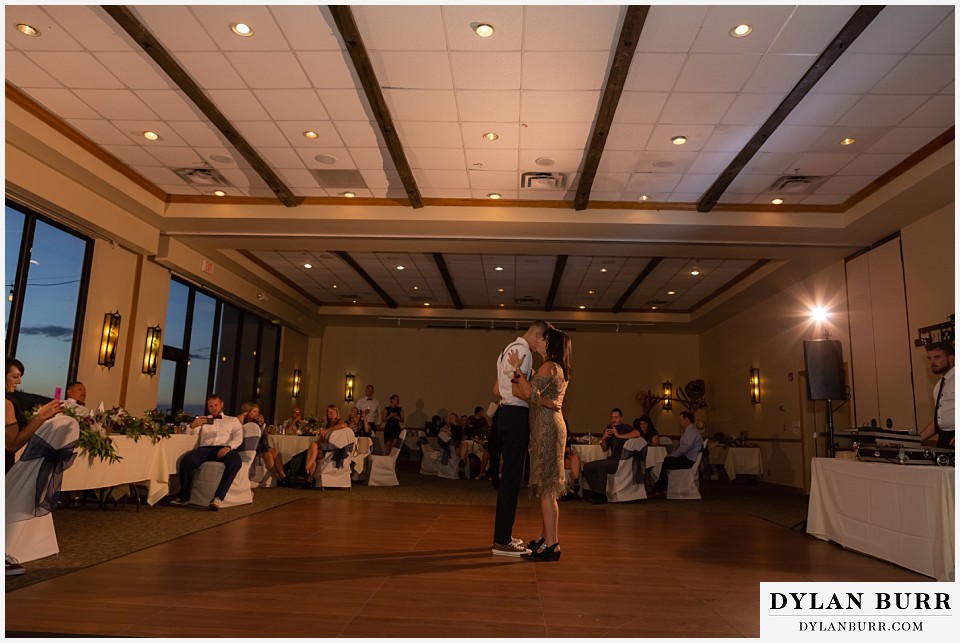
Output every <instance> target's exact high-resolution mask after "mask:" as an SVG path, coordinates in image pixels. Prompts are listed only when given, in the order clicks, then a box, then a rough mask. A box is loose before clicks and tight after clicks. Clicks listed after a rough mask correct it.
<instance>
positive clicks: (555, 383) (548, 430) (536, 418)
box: [530, 368, 567, 497]
mask: <svg viewBox="0 0 960 643" xmlns="http://www.w3.org/2000/svg"><path fill="white" fill-rule="evenodd" d="M530 388H531V392H530V490H531V492H532V493H533V494H534V495H535V496H537V497H539V496H540V495H542V494H544V493H549V492H550V491H553V492H554V493H555V494H556V495H557V497H560V496H562V495H563V494H564V493H566V491H567V483H566V478H565V477H564V473H563V448H564V445H565V444H566V441H567V426H566V424H565V423H564V421H563V416H562V415H561V414H560V413H559V412H557V411H552V410H550V409H548V408H546V407H543V406H540V399H541V398H547V399H550V400H554V401H558V402H560V403H561V404H562V403H563V395H564V393H565V392H566V390H567V382H565V381H564V379H563V371H562V370H560V369H559V368H558V369H557V373H556V375H540V374H539V373H537V374H534V376H533V379H531V380H530Z"/></svg>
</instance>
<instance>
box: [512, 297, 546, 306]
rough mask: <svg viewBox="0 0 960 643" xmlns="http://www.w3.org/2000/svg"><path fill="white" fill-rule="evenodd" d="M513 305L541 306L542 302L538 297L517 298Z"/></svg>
mask: <svg viewBox="0 0 960 643" xmlns="http://www.w3.org/2000/svg"><path fill="white" fill-rule="evenodd" d="M513 303H514V304H516V305H517V306H542V305H543V300H542V299H540V298H539V297H517V298H516V299H514V300H513Z"/></svg>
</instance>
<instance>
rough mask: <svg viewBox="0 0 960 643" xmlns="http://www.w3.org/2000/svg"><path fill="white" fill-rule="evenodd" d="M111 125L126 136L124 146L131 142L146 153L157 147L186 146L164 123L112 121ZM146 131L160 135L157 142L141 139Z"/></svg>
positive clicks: (153, 121)
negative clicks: (152, 131)
mask: <svg viewBox="0 0 960 643" xmlns="http://www.w3.org/2000/svg"><path fill="white" fill-rule="evenodd" d="M112 122H113V125H114V126H115V127H116V128H117V129H118V130H119V131H121V132H123V133H124V134H125V135H126V136H127V141H126V143H124V144H127V145H129V144H130V142H133V143H134V144H135V145H141V146H143V148H144V149H145V150H147V151H152V150H153V149H154V148H157V147H165V146H169V145H176V146H180V145H182V146H186V145H187V142H186V141H184V140H183V139H182V138H180V137H179V136H178V135H177V133H176V132H175V131H173V129H172V128H171V127H169V126H168V125H167V124H166V123H161V122H158V121H156V120H150V121H116V120H115V121H112ZM147 130H154V131H156V132H157V134H159V135H160V139H159V140H157V141H148V140H147V139H145V138H144V137H143V133H144V132H145V131H147Z"/></svg>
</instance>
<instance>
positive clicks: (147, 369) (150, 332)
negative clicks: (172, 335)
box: [142, 326, 163, 375]
mask: <svg viewBox="0 0 960 643" xmlns="http://www.w3.org/2000/svg"><path fill="white" fill-rule="evenodd" d="M162 332H163V331H162V330H161V329H160V326H152V327H149V328H147V343H146V345H145V346H144V348H143V369H142V372H144V373H146V374H147V375H156V374H157V358H158V357H160V347H161V346H162V344H161V343H160V335H161V333H162Z"/></svg>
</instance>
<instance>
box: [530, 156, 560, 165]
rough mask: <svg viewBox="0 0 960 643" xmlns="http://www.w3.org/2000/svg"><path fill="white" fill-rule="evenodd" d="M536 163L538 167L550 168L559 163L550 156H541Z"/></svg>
mask: <svg viewBox="0 0 960 643" xmlns="http://www.w3.org/2000/svg"><path fill="white" fill-rule="evenodd" d="M534 163H536V164H537V165H542V166H543V167H550V166H551V165H555V164H556V163H557V159H552V158H550V157H549V156H541V157H540V158H538V159H537V160H536V161H534Z"/></svg>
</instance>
